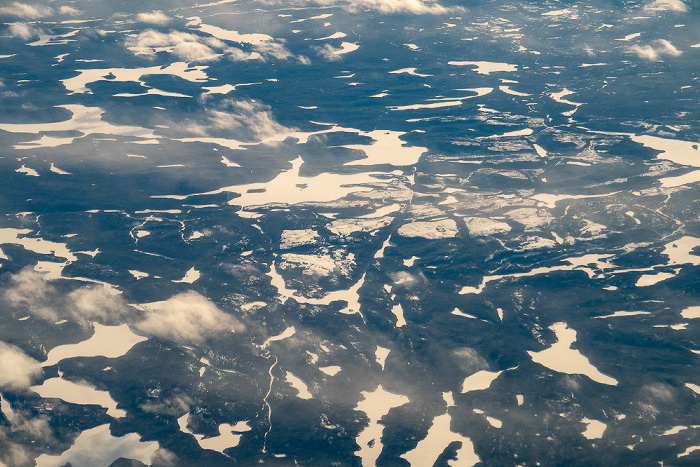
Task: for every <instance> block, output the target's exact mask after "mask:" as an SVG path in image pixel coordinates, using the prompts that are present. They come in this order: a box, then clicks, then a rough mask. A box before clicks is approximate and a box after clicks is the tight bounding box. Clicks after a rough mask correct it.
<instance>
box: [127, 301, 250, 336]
mask: <svg viewBox="0 0 700 467" xmlns="http://www.w3.org/2000/svg"><path fill="white" fill-rule="evenodd" d="M143 308H144V309H145V310H146V316H145V318H144V319H143V320H142V321H141V322H139V323H137V324H136V327H137V328H138V329H140V330H141V331H143V332H145V333H147V334H150V335H152V336H156V337H160V338H161V339H166V340H170V341H173V342H177V343H194V344H197V343H200V342H202V341H203V340H205V339H206V338H208V337H212V336H215V335H217V334H221V333H225V332H231V331H242V330H243V329H244V328H243V325H242V324H240V323H239V322H238V320H236V319H235V318H234V317H232V316H230V315H228V314H226V313H224V312H223V311H221V310H220V309H219V308H218V307H217V306H216V305H215V304H214V303H212V302H211V301H209V300H208V299H207V298H206V297H204V296H202V295H200V294H198V293H197V292H193V291H190V292H185V293H181V294H178V295H175V296H174V297H172V298H169V299H168V300H165V301H163V302H156V303H149V304H146V305H143Z"/></svg>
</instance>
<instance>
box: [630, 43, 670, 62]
mask: <svg viewBox="0 0 700 467" xmlns="http://www.w3.org/2000/svg"><path fill="white" fill-rule="evenodd" d="M652 44H653V45H644V46H640V45H633V46H632V47H630V48H629V49H627V50H628V51H629V52H630V53H633V54H636V55H637V56H638V57H639V58H643V59H646V60H652V61H659V60H661V59H662V57H664V56H671V57H678V56H679V55H681V54H682V53H683V52H681V51H680V50H678V49H677V48H676V47H675V46H674V45H673V44H671V43H670V42H669V41H667V40H666V39H658V40H655V41H654V42H653V43H652Z"/></svg>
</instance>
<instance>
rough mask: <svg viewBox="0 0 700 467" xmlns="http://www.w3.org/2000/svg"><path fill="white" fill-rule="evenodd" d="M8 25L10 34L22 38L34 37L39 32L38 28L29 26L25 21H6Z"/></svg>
mask: <svg viewBox="0 0 700 467" xmlns="http://www.w3.org/2000/svg"><path fill="white" fill-rule="evenodd" d="M8 26H9V27H10V35H12V36H13V37H20V38H22V39H24V40H28V39H31V38H32V37H36V36H38V35H39V33H40V31H39V30H38V29H35V28H32V27H30V26H29V25H28V24H27V23H8Z"/></svg>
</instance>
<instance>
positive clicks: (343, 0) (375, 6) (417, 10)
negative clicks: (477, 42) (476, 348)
mask: <svg viewBox="0 0 700 467" xmlns="http://www.w3.org/2000/svg"><path fill="white" fill-rule="evenodd" d="M263 1H265V0H263ZM265 3H280V2H279V1H277V0H266V1H265ZM295 3H314V4H316V5H323V6H339V7H342V8H344V9H346V10H349V11H356V10H361V9H370V10H377V11H379V12H381V13H412V14H416V15H422V14H444V13H452V12H461V11H464V8H462V7H451V8H447V7H444V6H442V5H440V4H439V3H438V2H437V1H435V0H306V1H304V0H302V1H297V2H295Z"/></svg>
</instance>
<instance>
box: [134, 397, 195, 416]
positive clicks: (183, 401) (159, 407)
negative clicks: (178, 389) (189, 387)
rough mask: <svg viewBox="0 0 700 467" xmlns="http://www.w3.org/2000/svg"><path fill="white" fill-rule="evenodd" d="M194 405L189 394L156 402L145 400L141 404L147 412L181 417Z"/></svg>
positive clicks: (141, 407)
mask: <svg viewBox="0 0 700 467" xmlns="http://www.w3.org/2000/svg"><path fill="white" fill-rule="evenodd" d="M191 405H192V399H191V398H190V397H189V396H187V395H179V394H178V395H175V396H173V397H171V398H166V399H163V400H159V401H156V402H145V403H143V404H141V405H140V406H139V408H140V409H141V410H143V411H144V412H146V413H157V414H161V415H170V416H173V417H179V416H180V415H182V414H185V413H187V412H188V411H189V410H190V406H191Z"/></svg>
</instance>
